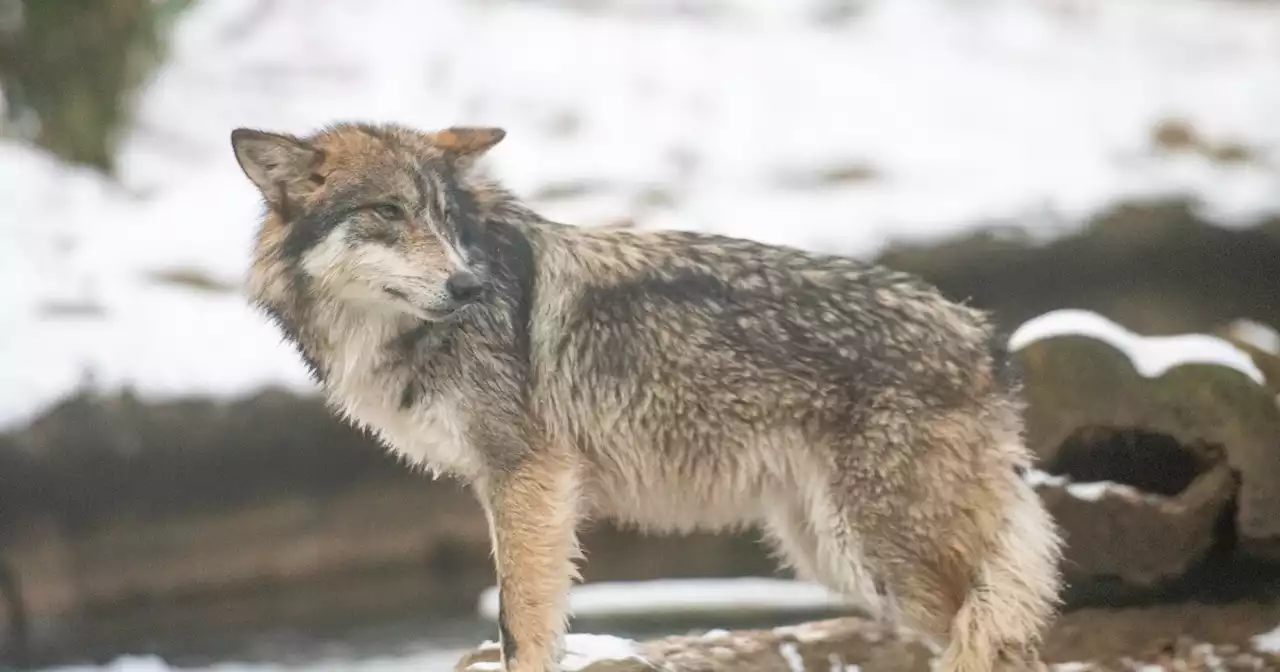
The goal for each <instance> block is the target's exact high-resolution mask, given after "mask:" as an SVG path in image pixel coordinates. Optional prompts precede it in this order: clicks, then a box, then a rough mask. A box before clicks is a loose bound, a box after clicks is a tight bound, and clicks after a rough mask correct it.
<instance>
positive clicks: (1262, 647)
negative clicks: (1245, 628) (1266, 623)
mask: <svg viewBox="0 0 1280 672" xmlns="http://www.w3.org/2000/svg"><path fill="white" fill-rule="evenodd" d="M1249 643H1250V644H1252V645H1253V648H1255V649H1257V650H1258V651H1266V652H1267V653H1280V625H1277V626H1276V627H1275V629H1273V630H1269V631H1267V632H1264V633H1262V634H1260V635H1254V636H1253V637H1252V638H1250V639H1249Z"/></svg>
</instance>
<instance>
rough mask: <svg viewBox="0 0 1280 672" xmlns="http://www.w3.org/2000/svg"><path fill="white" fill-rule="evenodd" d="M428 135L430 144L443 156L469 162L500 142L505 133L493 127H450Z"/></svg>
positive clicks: (505, 135)
mask: <svg viewBox="0 0 1280 672" xmlns="http://www.w3.org/2000/svg"><path fill="white" fill-rule="evenodd" d="M430 135H431V142H432V144H434V145H435V146H436V147H438V148H440V149H441V150H444V153H445V155H447V156H449V157H450V158H453V159H455V160H457V159H460V160H462V161H464V162H470V161H474V160H475V159H477V158H479V157H480V156H482V155H483V154H484V153H485V152H487V151H489V150H490V149H492V148H493V146H494V145H496V144H498V143H499V142H502V139H503V138H505V137H507V132H506V131H504V130H502V129H501V128H496V127H493V126H451V127H449V128H446V129H444V130H441V131H436V132H434V133H431V134H430Z"/></svg>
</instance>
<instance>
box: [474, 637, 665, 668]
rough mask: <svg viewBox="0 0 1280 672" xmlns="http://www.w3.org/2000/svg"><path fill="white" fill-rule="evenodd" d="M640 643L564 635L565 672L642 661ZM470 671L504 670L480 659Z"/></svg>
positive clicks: (488, 646) (488, 645)
mask: <svg viewBox="0 0 1280 672" xmlns="http://www.w3.org/2000/svg"><path fill="white" fill-rule="evenodd" d="M637 647H638V644H637V642H636V641H635V640H633V639H627V638H624V637H615V636H613V635H595V634H589V633H577V632H571V633H568V634H566V635H565V637H564V655H563V656H562V657H561V658H560V667H561V669H562V670H563V672H581V671H582V670H585V669H587V668H588V667H590V666H591V665H593V664H595V663H598V662H600V661H602V660H616V661H623V660H639V661H642V662H643V660H644V659H643V658H641V657H640V653H639V649H638V648H637ZM479 650H481V651H484V650H488V651H494V652H496V651H497V650H498V643H497V642H494V641H486V642H485V643H483V644H481V645H480V646H479ZM467 670H468V672H501V666H500V665H499V664H498V663H490V662H478V663H472V664H471V665H470V666H468V667H467Z"/></svg>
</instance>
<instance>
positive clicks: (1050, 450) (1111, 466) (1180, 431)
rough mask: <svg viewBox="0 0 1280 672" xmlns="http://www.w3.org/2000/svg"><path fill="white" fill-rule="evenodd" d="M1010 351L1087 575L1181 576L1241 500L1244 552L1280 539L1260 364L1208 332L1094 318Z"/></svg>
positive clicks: (1047, 331) (1020, 335)
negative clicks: (1146, 329)
mask: <svg viewBox="0 0 1280 672" xmlns="http://www.w3.org/2000/svg"><path fill="white" fill-rule="evenodd" d="M1010 350H1011V351H1012V352H1013V353H1014V357H1015V358H1016V360H1017V362H1018V364H1019V366H1020V368H1021V370H1022V373H1023V378H1024V381H1025V385H1026V387H1025V389H1026V398H1027V403H1028V408H1027V442H1028V445H1029V446H1030V447H1031V449H1032V450H1033V451H1034V452H1035V453H1036V455H1037V456H1038V458H1039V460H1040V466H1041V468H1042V469H1044V470H1045V471H1047V472H1049V473H1050V474H1051V475H1052V476H1054V477H1057V478H1043V477H1040V478H1038V489H1039V490H1040V492H1041V494H1042V496H1044V497H1045V498H1046V501H1047V502H1048V503H1049V505H1050V508H1051V509H1052V510H1053V512H1054V514H1055V515H1056V516H1057V517H1058V518H1059V520H1060V521H1061V522H1062V523H1063V525H1064V529H1065V532H1066V535H1067V538H1068V545H1069V549H1068V555H1069V557H1070V558H1071V559H1072V562H1070V563H1068V564H1069V565H1071V566H1073V567H1074V571H1076V572H1077V573H1080V574H1091V575H1113V576H1119V577H1122V578H1126V579H1128V580H1131V581H1133V582H1136V583H1140V584H1145V583H1150V582H1153V581H1156V580H1158V579H1160V578H1163V577H1168V576H1170V575H1175V574H1178V573H1180V572H1181V571H1182V570H1183V569H1184V568H1186V567H1187V566H1189V565H1190V564H1191V563H1193V562H1195V561H1196V560H1197V559H1198V558H1199V557H1200V556H1202V555H1203V553H1204V552H1205V551H1206V550H1207V549H1208V548H1209V546H1210V545H1211V542H1212V538H1213V530H1214V526H1215V523H1216V521H1217V520H1218V518H1219V516H1220V514H1221V513H1222V512H1223V511H1224V510H1225V509H1226V507H1228V505H1230V504H1231V502H1232V500H1233V498H1234V499H1235V504H1236V507H1237V508H1236V512H1235V517H1234V526H1235V529H1236V533H1237V534H1238V535H1239V537H1240V539H1241V540H1242V544H1241V549H1242V550H1244V551H1245V552H1264V550H1263V549H1268V548H1272V547H1273V546H1274V544H1275V542H1276V540H1280V409H1278V408H1277V405H1276V400H1275V394H1274V393H1272V392H1271V391H1270V390H1269V389H1268V387H1267V380H1266V377H1265V375H1264V374H1263V372H1262V370H1261V369H1260V368H1259V367H1258V366H1257V365H1256V364H1255V363H1254V361H1253V358H1252V357H1251V356H1250V354H1249V353H1247V352H1246V351H1244V350H1242V349H1241V348H1239V347H1237V346H1236V345H1234V344H1233V343H1231V342H1229V341H1227V340H1225V339H1223V338H1220V337H1217V336H1212V335H1208V334H1185V335H1177V336H1141V335H1138V334H1135V333H1133V332H1130V331H1128V330H1127V329H1125V328H1123V327H1121V326H1120V325H1118V324H1116V323H1114V322H1112V321H1110V320H1108V319H1106V318H1105V317H1103V316H1101V315H1098V314H1096V313H1091V312H1087V311H1081V310H1063V311H1054V312H1052V313H1047V314H1045V315H1042V316H1040V317H1038V318H1036V319H1034V320H1030V321H1028V322H1026V323H1024V324H1023V325H1022V326H1020V327H1019V328H1018V330H1016V331H1015V333H1014V334H1013V336H1012V337H1011V338H1010ZM1033 477H1034V475H1033ZM1082 482H1089V483H1092V484H1093V485H1083V484H1082Z"/></svg>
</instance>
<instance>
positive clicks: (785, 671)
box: [454, 617, 1280, 672]
mask: <svg viewBox="0 0 1280 672" xmlns="http://www.w3.org/2000/svg"><path fill="white" fill-rule="evenodd" d="M566 649H567V653H566V655H565V657H564V659H563V661H562V666H563V669H564V670H565V672H729V671H732V672H855V671H858V670H867V671H868V672H871V671H874V672H930V670H931V669H932V667H931V665H932V663H933V662H934V661H935V660H936V658H937V656H938V653H939V651H938V650H937V648H936V647H932V646H929V645H927V644H925V643H924V642H922V641H920V640H919V639H918V638H916V637H914V636H912V635H910V634H909V633H905V632H901V631H894V630H891V629H889V628H886V627H885V626H882V625H880V624H878V623H876V622H873V621H869V620H866V619H862V618H857V617H847V618H837V619H829V620H823V621H813V622H809V623H803V624H799V625H795V626H787V627H779V628H773V629H756V630H735V631H732V632H730V631H724V630H717V631H711V632H707V633H705V634H701V635H676V636H670V637H663V638H659V639H653V640H649V641H643V642H639V641H634V640H630V639H623V638H619V637H613V636H608V635H587V634H572V635H569V637H568V638H567V642H566ZM498 661H499V653H498V645H497V644H496V643H494V642H485V643H484V644H483V645H481V646H480V647H479V648H477V649H476V650H474V651H471V652H469V653H467V654H466V655H465V656H463V657H462V659H461V660H459V661H458V664H457V665H456V666H455V667H454V672H500V671H501V665H500V663H499V662H498ZM1047 667H1048V668H1049V670H1052V671H1053V672H1139V671H1140V672H1156V671H1158V670H1171V671H1172V670H1206V671H1207V670H1214V671H1235V670H1276V669H1280V656H1276V655H1275V654H1272V653H1269V652H1265V651H1259V650H1256V649H1255V648H1253V647H1251V646H1248V645H1233V644H1209V643H1203V642H1199V641H1197V640H1195V639H1193V638H1191V637H1180V638H1178V639H1177V640H1176V641H1175V642H1174V643H1172V644H1171V645H1167V646H1161V647H1157V648H1156V650H1152V651H1148V652H1144V653H1140V654H1136V655H1135V656H1133V657H1127V656H1126V657H1121V658H1117V659H1111V660H1097V661H1049V663H1048V665H1047Z"/></svg>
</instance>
